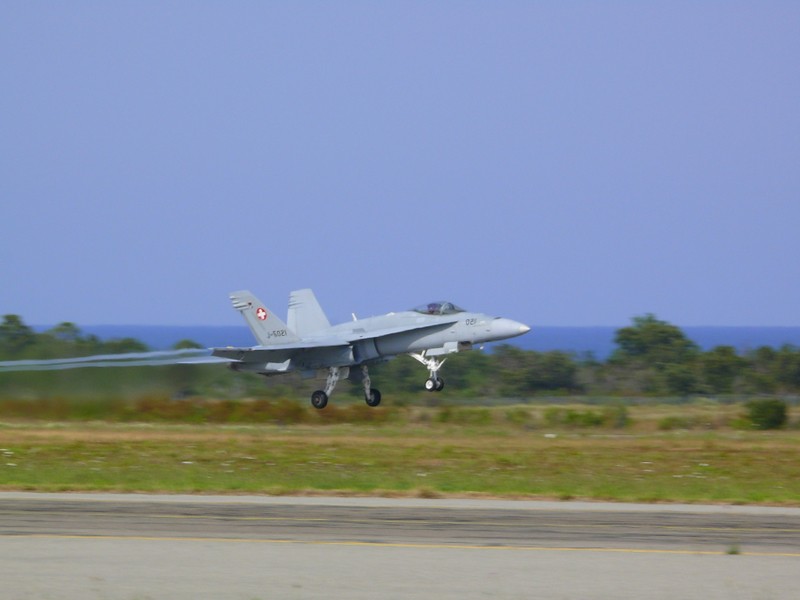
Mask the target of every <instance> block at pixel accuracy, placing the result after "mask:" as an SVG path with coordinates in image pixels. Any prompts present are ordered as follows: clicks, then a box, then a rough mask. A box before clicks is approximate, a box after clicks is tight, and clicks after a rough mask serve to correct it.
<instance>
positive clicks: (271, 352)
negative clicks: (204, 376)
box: [212, 341, 349, 363]
mask: <svg viewBox="0 0 800 600" xmlns="http://www.w3.org/2000/svg"><path fill="white" fill-rule="evenodd" d="M348 345H349V344H348V343H347V342H336V343H320V342H310V341H306V342H295V343H291V344H275V345H273V346H254V347H252V348H235V347H232V346H228V347H226V348H213V349H212V354H213V357H219V358H223V359H227V360H229V361H238V362H264V363H268V362H284V361H286V360H289V359H290V358H292V357H293V356H295V355H296V354H298V353H300V352H305V351H309V350H320V349H326V348H341V347H345V346H348ZM213 357H212V358H213Z"/></svg>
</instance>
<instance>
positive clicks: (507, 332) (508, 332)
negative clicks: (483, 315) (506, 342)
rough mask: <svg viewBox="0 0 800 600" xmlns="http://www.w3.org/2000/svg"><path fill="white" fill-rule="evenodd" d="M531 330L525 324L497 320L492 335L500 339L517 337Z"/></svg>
mask: <svg viewBox="0 0 800 600" xmlns="http://www.w3.org/2000/svg"><path fill="white" fill-rule="evenodd" d="M530 330H531V328H530V327H528V326H527V325H525V324H524V323H520V322H519V321H513V320H511V319H495V321H494V326H493V327H492V333H494V334H495V335H497V336H498V338H500V339H504V338H511V337H516V336H518V335H522V334H523V333H528V332H529V331H530Z"/></svg>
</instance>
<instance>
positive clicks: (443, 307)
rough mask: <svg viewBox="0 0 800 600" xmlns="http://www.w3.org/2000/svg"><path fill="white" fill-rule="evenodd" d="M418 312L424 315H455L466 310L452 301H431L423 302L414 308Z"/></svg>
mask: <svg viewBox="0 0 800 600" xmlns="http://www.w3.org/2000/svg"><path fill="white" fill-rule="evenodd" d="M414 310H415V311H416V312H418V313H422V314H423V315H454V314H455V313H460V312H464V309H463V308H460V307H458V306H456V305H455V304H453V303H452V302H429V303H428V304H421V305H419V306H417V307H415V308H414Z"/></svg>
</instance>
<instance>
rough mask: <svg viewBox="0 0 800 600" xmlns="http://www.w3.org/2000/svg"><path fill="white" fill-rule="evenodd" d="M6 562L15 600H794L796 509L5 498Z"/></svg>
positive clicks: (798, 581)
mask: <svg viewBox="0 0 800 600" xmlns="http://www.w3.org/2000/svg"><path fill="white" fill-rule="evenodd" d="M0 556H2V558H0V577H2V580H1V581H3V582H4V584H3V589H4V590H5V591H11V592H12V594H11V595H10V596H8V597H9V598H14V599H16V598H20V599H28V598H31V599H33V598H48V599H50V598H52V599H62V598H63V599H69V600H72V599H77V598H113V599H116V598H122V599H129V598H130V599H132V600H133V599H145V598H242V599H246V600H254V599H257V598H309V597H325V598H333V599H336V598H342V599H344V598H372V597H376V596H380V597H382V598H460V599H463V598H484V597H495V598H498V597H502V598H537V597H540V598H665V599H666V598H676V597H680V598H684V599H686V598H704V599H707V598H726V599H728V598H753V597H758V598H789V597H795V594H796V590H797V587H798V585H800V509H791V508H769V507H728V506H681V505H666V506H658V505H655V506H654V505H627V504H604V503H579V502H575V503H572V502H570V503H567V502H564V503H558V502H527V501H483V500H423V499H386V498H306V497H300V498H289V497H235V496H234V497H230V496H225V497H204V496H151V495H89V494H25V493H16V492H7V493H0ZM2 597H4V598H5V597H6V596H5V594H3V596H2Z"/></svg>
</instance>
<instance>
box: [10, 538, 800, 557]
mask: <svg viewBox="0 0 800 600" xmlns="http://www.w3.org/2000/svg"><path fill="white" fill-rule="evenodd" d="M3 538H5V539H31V538H34V539H50V540H115V541H139V542H201V543H210V542H221V543H226V544H298V545H307V546H353V547H359V546H361V547H367V548H413V549H435V550H493V551H497V550H501V551H522V552H603V553H619V554H676V555H702V556H726V555H728V553H727V552H725V551H712V550H667V549H658V548H581V547H557V546H555V547H549V546H484V545H479V544H414V543H403V542H358V541H346V540H344V541H335V540H334V541H325V540H280V539H260V538H253V539H247V538H216V537H190V536H186V537H175V536H164V537H158V536H134V535H122V536H120V535H59V534H38V533H36V534H19V535H2V534H0V539H3ZM738 556H776V557H790V558H800V552H739V553H738Z"/></svg>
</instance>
